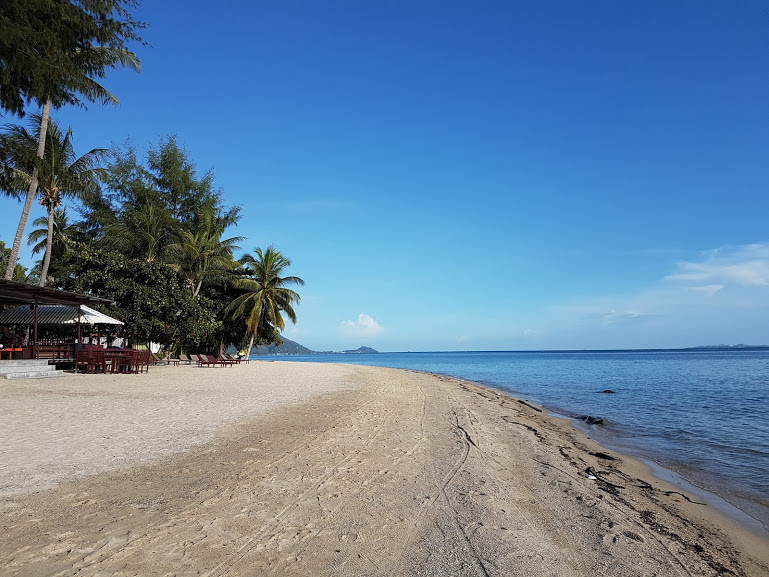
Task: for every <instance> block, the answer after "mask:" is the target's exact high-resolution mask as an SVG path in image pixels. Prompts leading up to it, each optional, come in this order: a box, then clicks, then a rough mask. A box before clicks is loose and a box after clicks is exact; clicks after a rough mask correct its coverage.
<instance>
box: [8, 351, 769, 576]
mask: <svg viewBox="0 0 769 577" xmlns="http://www.w3.org/2000/svg"><path fill="white" fill-rule="evenodd" d="M590 477H594V478H590ZM689 499H691V501H697V498H696V497H693V496H690V495H682V494H681V493H679V492H677V488H676V487H674V486H670V485H667V484H665V483H663V482H662V481H659V480H656V479H655V478H654V477H653V476H652V475H651V473H650V472H649V471H648V470H647V469H645V468H644V467H643V466H641V465H640V464H638V463H637V462H635V461H633V460H631V459H628V458H626V457H624V456H622V455H618V454H616V453H613V452H611V451H606V450H605V449H602V448H601V447H599V446H597V445H595V444H594V443H592V442H591V441H590V440H588V439H587V438H586V437H585V436H584V435H582V434H581V433H579V432H578V431H576V430H575V429H574V428H573V427H571V426H570V424H569V423H568V422H566V421H563V420H560V419H555V418H552V417H549V416H547V415H545V414H544V413H542V412H539V411H537V410H535V408H532V407H530V406H527V405H525V404H523V403H521V402H518V401H517V400H515V399H512V398H510V397H508V396H505V395H503V394H499V393H497V392H495V391H493V390H490V389H487V388H482V387H479V386H477V385H474V384H471V383H468V382H464V381H459V380H456V379H448V378H446V377H440V376H435V375H429V374H421V373H414V372H409V371H401V370H394V369H382V368H373V367H356V366H348V365H321V364H309V363H308V364H304V363H279V362H274V363H273V362H252V363H251V364H250V365H240V366H237V367H232V368H213V367H211V368H198V367H154V368H152V369H151V371H150V373H149V374H145V375H136V376H123V375H121V376H103V375H102V376H98V375H68V376H66V377H64V378H61V379H51V380H44V381H32V380H26V381H0V511H2V518H1V521H0V575H4V576H5V575H14V576H15V575H29V576H31V575H34V576H38V575H39V576H42V575H51V576H53V575H62V576H63V575H75V574H77V575H84V576H106V575H114V576H132V575H142V576H149V575H158V576H161V575H162V576H170V575H204V576H214V575H232V576H236V575H253V576H261V575H304V576H313V577H314V576H326V575H329V576H330V575H345V576H346V575H355V576H364V575H366V576H374V575H377V576H379V575H382V576H384V575H391V576H400V575H434V576H451V575H478V576H484V575H493V576H513V575H526V576H539V575H542V576H544V575H548V576H554V575H557V576H561V575H585V576H588V575H589V576H593V575H620V576H625V575H639V576H640V575H658V576H667V575H751V576H752V575H769V538H767V536H766V535H755V534H752V533H750V532H748V531H746V530H744V529H743V528H741V527H739V526H737V525H736V524H735V523H733V522H731V521H730V520H729V519H726V518H724V517H721V516H720V515H719V514H718V513H716V512H714V511H712V510H711V509H710V508H709V507H707V506H705V505H700V504H697V503H692V502H690V501H689Z"/></svg>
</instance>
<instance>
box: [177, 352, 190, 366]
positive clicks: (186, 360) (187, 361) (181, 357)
mask: <svg viewBox="0 0 769 577" xmlns="http://www.w3.org/2000/svg"><path fill="white" fill-rule="evenodd" d="M179 362H180V363H185V364H188V365H190V364H192V359H191V358H190V357H188V356H187V355H186V354H184V353H179Z"/></svg>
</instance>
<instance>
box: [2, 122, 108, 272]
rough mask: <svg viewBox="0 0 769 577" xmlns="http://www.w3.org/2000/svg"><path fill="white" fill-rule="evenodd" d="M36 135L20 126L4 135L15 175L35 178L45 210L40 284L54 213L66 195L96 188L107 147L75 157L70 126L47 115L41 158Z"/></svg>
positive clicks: (47, 258) (48, 258)
mask: <svg viewBox="0 0 769 577" xmlns="http://www.w3.org/2000/svg"><path fill="white" fill-rule="evenodd" d="M40 121H41V115H39V114H35V115H33V116H32V123H33V126H35V127H37V126H38V125H39V124H38V123H39V122H40ZM39 139H40V134H39V133H38V134H30V133H29V132H28V131H27V130H26V129H25V128H24V127H22V126H10V127H8V133H7V134H6V135H5V143H6V144H7V146H8V150H9V154H10V156H11V158H12V162H13V172H14V175H15V177H16V178H18V179H20V180H22V181H24V182H35V186H36V189H37V190H38V191H39V192H40V204H41V205H42V206H44V207H45V208H46V210H47V212H48V235H47V242H46V250H45V257H44V258H43V266H42V270H41V272H40V286H45V281H46V277H47V274H48V267H49V266H50V262H51V250H52V246H53V230H54V213H55V211H56V209H57V208H58V207H59V206H61V203H62V201H63V199H64V198H65V197H73V196H77V195H79V194H84V193H87V192H93V191H94V190H95V189H98V187H99V179H100V178H103V177H104V175H105V172H104V169H102V168H100V167H98V164H99V162H100V161H101V159H102V158H103V157H104V156H105V155H106V154H107V153H108V151H107V150H106V149H102V148H94V149H93V150H91V151H89V152H87V153H85V154H84V155H82V156H80V157H77V156H76V155H75V149H74V147H73V145H72V128H68V129H67V131H66V132H65V133H62V132H61V130H60V129H59V126H58V125H57V124H56V123H55V122H54V121H53V120H52V119H50V118H49V119H48V126H47V130H46V131H45V137H44V141H43V142H44V144H45V156H44V157H43V158H42V159H41V158H40V157H39V156H38V155H37V154H36V149H37V143H38V142H39Z"/></svg>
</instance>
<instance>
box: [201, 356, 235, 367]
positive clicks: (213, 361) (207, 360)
mask: <svg viewBox="0 0 769 577" xmlns="http://www.w3.org/2000/svg"><path fill="white" fill-rule="evenodd" d="M198 363H199V364H200V366H201V367H202V366H203V365H206V366H207V367H208V366H211V365H214V366H217V365H221V366H224V367H226V366H230V367H231V366H232V365H234V364H235V363H233V362H232V361H228V360H225V359H217V358H216V357H212V356H210V355H198Z"/></svg>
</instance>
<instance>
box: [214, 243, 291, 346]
mask: <svg viewBox="0 0 769 577" xmlns="http://www.w3.org/2000/svg"><path fill="white" fill-rule="evenodd" d="M240 263H241V264H242V265H244V266H245V267H246V270H247V271H248V277H246V278H240V279H237V280H235V281H234V283H233V284H234V285H235V287H236V288H239V289H244V290H245V291H246V292H245V293H244V294H242V295H241V296H239V297H238V298H236V299H235V300H233V301H232V302H231V303H230V304H229V305H227V307H226V308H225V311H226V312H229V313H231V314H232V316H233V317H238V316H240V315H242V314H244V313H246V314H247V317H246V334H245V336H247V337H249V343H248V352H247V355H250V354H251V348H252V347H253V346H254V340H256V343H257V344H259V343H261V342H273V341H274V340H275V339H276V338H277V336H278V333H279V332H280V331H282V330H283V329H284V328H285V323H284V321H283V313H285V315H286V316H287V317H288V319H289V320H290V321H291V322H292V323H296V313H295V312H294V308H293V305H294V304H295V303H296V304H298V303H299V301H300V300H301V298H300V296H299V294H298V293H296V292H295V291H293V290H291V289H290V288H288V286H289V285H304V281H303V280H302V279H301V278H299V277H295V276H286V277H282V276H281V275H282V274H283V273H284V272H285V270H286V269H287V268H288V267H289V266H291V261H290V260H289V259H287V258H286V257H284V256H283V255H282V254H280V251H278V250H275V247H274V246H270V247H268V248H267V250H266V251H264V252H262V249H261V248H257V249H256V257H254V256H252V255H250V254H246V255H244V256H243V257H242V258H241V259H240Z"/></svg>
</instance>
